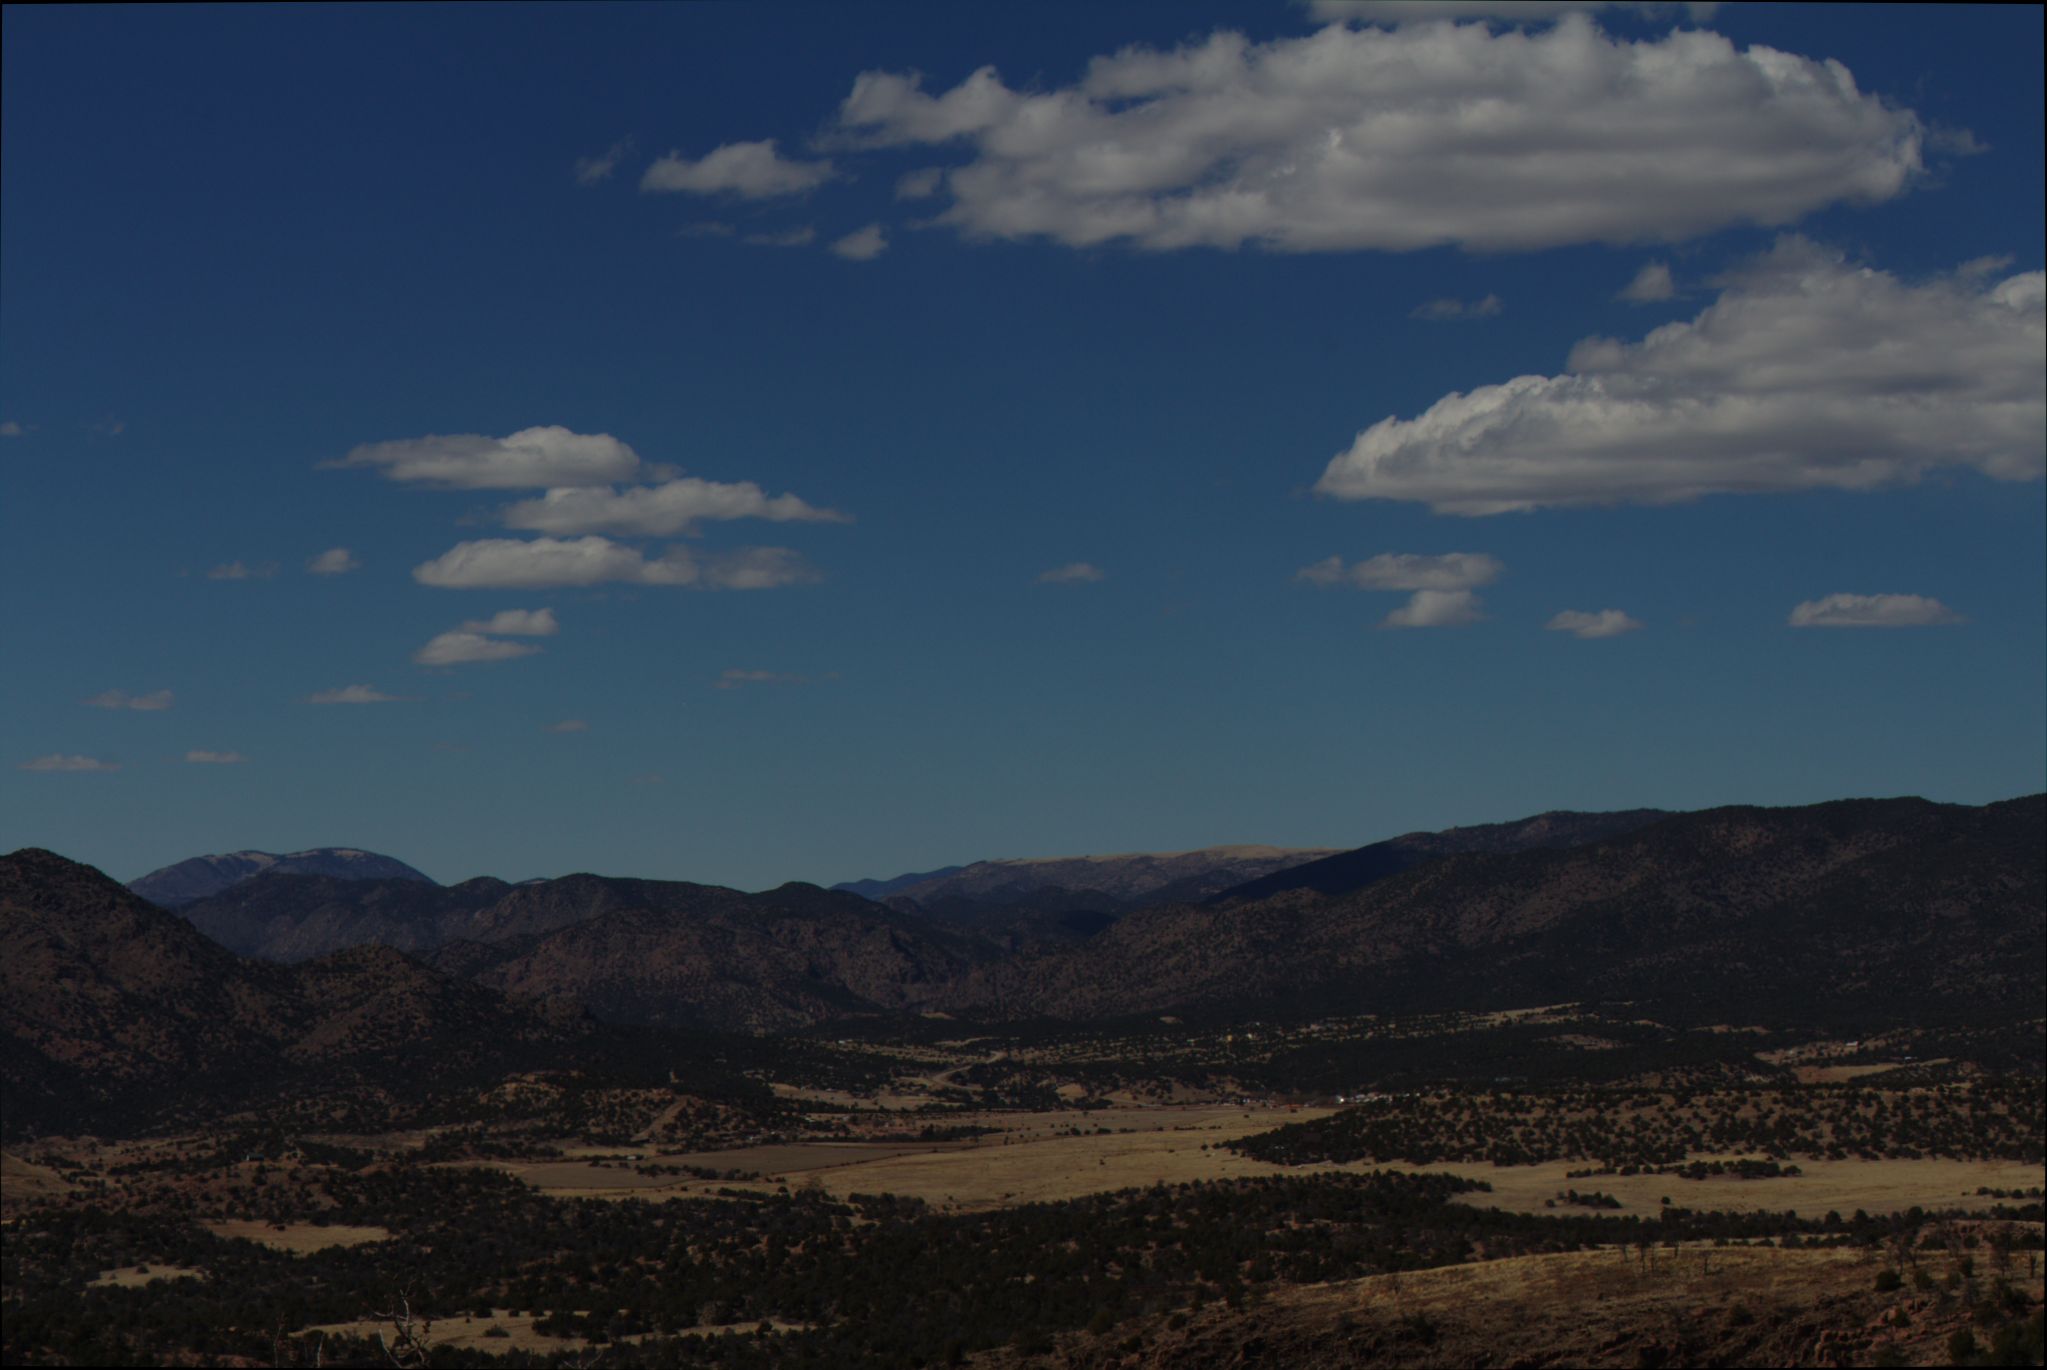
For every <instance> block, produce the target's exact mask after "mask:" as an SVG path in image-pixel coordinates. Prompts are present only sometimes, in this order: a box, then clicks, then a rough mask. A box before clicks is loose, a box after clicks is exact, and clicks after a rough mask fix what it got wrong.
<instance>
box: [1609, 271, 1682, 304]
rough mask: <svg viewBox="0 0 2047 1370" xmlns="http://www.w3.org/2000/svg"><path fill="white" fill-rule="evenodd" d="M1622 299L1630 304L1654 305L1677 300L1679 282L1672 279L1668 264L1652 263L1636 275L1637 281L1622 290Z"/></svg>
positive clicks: (1634, 280)
mask: <svg viewBox="0 0 2047 1370" xmlns="http://www.w3.org/2000/svg"><path fill="white" fill-rule="evenodd" d="M1619 298H1620V299H1623V300H1626V301H1627V302H1628V303H1629V304H1654V303H1656V302H1657V301H1659V300H1671V299H1676V298H1677V282H1676V281H1674V280H1672V279H1671V276H1670V264H1669V263H1668V262H1651V263H1649V264H1648V265H1647V266H1645V267H1643V268H1642V269H1641V270H1640V271H1637V272H1636V273H1635V279H1633V280H1632V281H1629V282H1628V283H1627V285H1625V286H1623V287H1622V288H1621V293H1620V296H1619Z"/></svg>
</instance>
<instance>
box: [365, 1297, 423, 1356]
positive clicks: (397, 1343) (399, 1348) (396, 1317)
mask: <svg viewBox="0 0 2047 1370" xmlns="http://www.w3.org/2000/svg"><path fill="white" fill-rule="evenodd" d="M376 1317H377V1319H378V1321H380V1322H388V1323H390V1324H391V1336H390V1338H388V1339H386V1337H385V1336H384V1332H383V1329H382V1328H379V1329H377V1349H378V1350H380V1351H382V1352H383V1353H384V1359H385V1360H388V1361H390V1362H391V1364H393V1365H395V1366H397V1367H398V1368H399V1370H414V1368H415V1367H418V1366H423V1365H425V1364H426V1363H427V1359H428V1357H429V1356H430V1355H431V1354H432V1343H431V1342H430V1341H429V1340H428V1338H429V1337H431V1336H432V1335H433V1330H434V1320H433V1319H432V1318H425V1319H420V1318H415V1317H414V1316H413V1313H412V1300H411V1298H410V1297H408V1296H407V1295H405V1294H400V1295H398V1296H397V1297H396V1299H395V1300H394V1302H393V1304H392V1306H391V1308H390V1309H389V1310H388V1311H386V1312H382V1313H378V1314H377V1315H376Z"/></svg>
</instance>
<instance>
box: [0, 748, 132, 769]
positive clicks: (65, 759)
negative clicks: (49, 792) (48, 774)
mask: <svg viewBox="0 0 2047 1370" xmlns="http://www.w3.org/2000/svg"><path fill="white" fill-rule="evenodd" d="M15 769H16V770H21V771H80V772H104V771H118V770H120V769H121V763H120V762H118V761H101V760H100V759H99V758H97V757H91V756H65V755H63V754H62V753H59V752H52V753H51V754H50V755H48V756H39V757H37V758H35V760H33V761H24V762H22V763H21V764H20V765H19V766H17V767H15Z"/></svg>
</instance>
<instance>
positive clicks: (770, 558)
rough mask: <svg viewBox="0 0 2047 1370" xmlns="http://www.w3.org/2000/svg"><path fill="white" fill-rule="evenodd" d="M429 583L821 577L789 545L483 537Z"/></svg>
mask: <svg viewBox="0 0 2047 1370" xmlns="http://www.w3.org/2000/svg"><path fill="white" fill-rule="evenodd" d="M412 578H413V579H414V580H416V581H418V582H419V583H420V584H422V585H432V586H436V587H438V588H441V589H448V590H507V589H541V588H545V587H549V586H576V585H603V584H607V583H611V582H621V583H625V584H631V585H678V586H692V587H695V588H698V589H724V590H759V589H767V588H771V587H773V586H778V585H794V584H800V583H802V582H805V581H811V580H816V579H817V578H818V576H817V572H816V570H815V569H814V568H812V567H811V566H810V564H809V563H808V562H806V561H805V560H804V559H803V558H802V557H801V556H800V555H799V554H797V553H796V552H794V551H792V550H791V549H789V548H787V547H743V548H739V549H737V550H735V551H732V552H725V553H718V554H714V555H704V556H697V555H695V554H693V553H691V552H690V550H689V549H688V548H686V547H669V548H667V549H665V550H664V551H663V552H662V553H661V554H660V555H659V556H655V557H649V556H647V555H645V554H644V553H642V552H641V551H639V550H638V549H637V548H634V547H628V546H626V545H625V544H623V543H617V542H613V541H612V540H611V539H609V538H604V537H596V536H591V537H581V538H551V537H541V538H533V539H530V540H525V541H521V540H520V539H517V538H483V539H479V540H477V541H474V542H460V543H457V544H456V545H455V546H453V547H451V548H449V549H448V550H447V551H446V552H443V553H442V554H441V555H440V556H438V557H436V558H434V559H433V560H432V561H428V562H422V563H421V564H420V565H418V566H416V567H414V568H413V571H412Z"/></svg>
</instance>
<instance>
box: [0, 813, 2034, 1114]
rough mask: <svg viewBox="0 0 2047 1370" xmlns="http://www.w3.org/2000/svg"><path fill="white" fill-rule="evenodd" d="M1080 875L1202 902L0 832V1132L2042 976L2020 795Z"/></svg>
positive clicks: (1994, 1000) (1979, 989)
mask: <svg viewBox="0 0 2047 1370" xmlns="http://www.w3.org/2000/svg"><path fill="white" fill-rule="evenodd" d="M1245 859H1250V860H1256V861H1262V860H1267V859H1272V858H1270V857H1267V856H1257V857H1253V858H1245ZM1104 860H1107V861H1110V862H1116V861H1122V862H1131V863H1132V864H1131V865H1129V866H1127V867H1125V868H1123V869H1124V874H1127V875H1128V882H1127V883H1124V884H1117V883H1114V882H1113V881H1108V880H1105V879H1104V878H1103V877H1104V875H1105V873H1106V874H1116V873H1117V868H1116V867H1115V866H1113V865H1110V866H1109V867H1108V870H1107V872H1105V871H1104V869H1103V867H1102V865H1101V864H1100V863H1101V862H1103V861H1104ZM1229 860H1230V861H1234V860H1236V858H1230V859H1229ZM983 864H984V865H986V866H998V865H1004V866H1010V867H1028V866H1030V865H1032V864H1033V863H983ZM1035 864H1038V865H1040V866H1042V867H1044V868H1048V869H1049V870H1051V871H1054V872H1057V873H1058V877H1059V878H1062V879H1074V878H1076V877H1075V876H1072V875H1069V874H1067V873H1066V869H1065V868H1066V867H1067V866H1068V865H1069V864H1070V863H1035ZM1225 864H1226V865H1227V864H1229V862H1228V861H1226V863H1225ZM972 870H974V867H966V868H963V871H962V872H958V873H955V875H958V874H963V873H964V872H965V871H972ZM1080 871H1081V873H1080V876H1079V877H1078V878H1083V879H1086V880H1089V881H1091V882H1093V883H1092V886H1091V887H1092V888H1096V889H1097V890H1103V892H1106V893H1109V894H1117V893H1119V891H1123V892H1129V897H1131V898H1133V899H1136V900H1142V899H1143V898H1145V897H1146V893H1147V891H1146V890H1145V889H1143V888H1141V886H1143V884H1144V883H1145V882H1147V881H1149V882H1150V885H1149V889H1150V891H1153V892H1155V891H1157V890H1162V889H1168V888H1174V887H1178V888H1183V889H1189V890H1192V891H1195V892H1196V893H1197V894H1200V895H1203V896H1205V897H1201V898H1199V899H1194V898H1183V899H1181V900H1179V901H1177V902H1170V903H1141V902H1140V903H1136V904H1135V905H1134V906H1132V907H1128V908H1126V909H1124V910H1123V911H1121V912H1120V913H1118V914H1115V915H1113V916H1112V917H1109V918H1108V919H1107V920H1106V921H1105V923H1104V925H1103V926H1101V927H1100V928H1099V929H1098V930H1095V931H1092V932H1091V933H1087V934H1082V933H1077V932H1076V933H1073V934H1072V935H1071V936H1069V937H1067V938H1065V939H1064V940H1060V939H1037V940H1028V941H1023V942H1018V941H1017V940H1015V939H1014V938H1011V937H1009V936H1008V935H1007V934H1004V935H991V934H990V933H988V932H987V931H986V930H985V929H983V928H980V927H977V926H976V925H975V921H974V918H972V917H968V918H965V919H962V920H959V921H948V920H946V919H943V918H941V917H934V916H927V915H926V914H924V913H923V912H920V911H918V909H919V908H920V907H921V906H919V905H917V904H915V903H914V902H913V900H912V899H910V898H907V897H905V898H903V899H901V900H900V901H899V900H898V898H897V896H896V895H891V896H889V899H890V902H887V903H877V902H875V901H873V900H869V899H865V898H862V897H861V896H859V895H858V894H855V893H852V892H849V891H845V890H825V889H820V888H818V887H817V886H814V885H804V884H789V885H784V886H781V887H779V888H777V889H774V890H768V891H763V892H759V893H752V894H749V893H745V892H742V891H738V890H731V889H725V888H721V887H718V886H711V885H696V884H689V883H685V882H677V881H654V880H632V879H617V878H608V877H602V876H596V875H573V876H566V877H563V878H561V879H558V880H543V881H531V882H527V883H525V884H520V885H509V884H506V883H505V882H503V881H497V880H489V879H481V880H472V881H466V882H464V883H462V884H460V885H454V886H448V887H441V886H436V885H433V884H431V883H430V882H424V881H417V880H408V879H402V878H401V879H370V880H344V879H337V878H335V877H332V876H329V875H306V874H289V873H280V872H277V871H275V870H266V871H264V872H262V873H260V874H258V875H256V876H255V877H254V878H250V879H246V880H244V881H242V882H240V883H238V884H236V885H233V886H231V887H229V888H228V889H225V890H223V891H221V892H218V893H216V894H215V895H213V896H212V897H211V898H208V899H201V900H197V901H194V902H193V903H190V904H188V905H186V906H185V907H184V908H183V909H182V910H181V911H180V912H179V913H172V912H167V911H165V910H163V909H161V908H158V907H156V906H155V905H153V904H152V903H150V902H147V901H145V900H143V899H142V898H140V897H138V896H137V895H136V894H135V893H133V892H132V891H130V890H127V889H123V888H122V887H121V886H120V885H118V884H116V883H115V882H113V881H111V880H109V879H107V878H106V877H105V876H103V875H101V874H100V873H99V872H97V871H95V870H93V869H91V868H90V867H87V866H82V865H78V864H76V863H73V862H70V861H66V860H65V859H64V858H62V857H60V856H56V855H54V854H52V853H49V852H42V851H35V850H26V851H21V852H16V853H14V854H13V855H11V856H8V857H5V858H0V990H4V996H5V999H4V1013H0V1039H4V1040H0V1064H4V1079H5V1083H6V1087H7V1095H8V1114H9V1127H10V1128H13V1127H15V1126H16V1121H15V1120H16V1119H17V1118H21V1119H27V1120H29V1122H28V1124H27V1125H34V1121H35V1120H36V1119H39V1118H42V1119H47V1118H51V1117H56V1116H60V1115H61V1116H63V1117H65V1118H69V1119H73V1120H75V1119H76V1118H77V1117H79V1116H81V1115H83V1116H93V1115H94V1113H95V1110H97V1111H99V1112H108V1111H119V1110H120V1109H123V1108H128V1109H132V1108H134V1107H139V1106H142V1105H143V1104H145V1103H147V1104H150V1105H151V1106H152V1107H154V1108H156V1110H157V1112H158V1113H159V1114H162V1113H163V1112H164V1111H165V1110H169V1111H170V1112H172V1113H175V1110H176V1108H177V1106H178V1105H177V1100H178V1099H179V1098H180V1097H183V1096H185V1095H192V1096H194V1097H198V1096H199V1095H205V1094H207V1093H208V1091H212V1093H214V1094H221V1093H223V1092H224V1093H225V1094H229V1095H236V1096H237V1097H246V1096H248V1095H249V1093H250V1091H258V1092H260V1091H265V1090H268V1091H272V1092H277V1091H282V1092H284V1093H287V1094H288V1093H290V1092H291V1091H292V1090H294V1089H302V1088H312V1087H313V1086H314V1084H315V1083H316V1082H317V1083H318V1084H320V1085H321V1086H322V1087H328V1088H332V1087H336V1086H337V1082H339V1083H340V1084H343V1085H345V1084H347V1083H348V1082H351V1081H353V1082H356V1083H357V1084H359V1085H361V1086H362V1087H365V1088H385V1087H389V1084H390V1082H391V1081H392V1080H393V1078H394V1076H399V1077H405V1078H407V1079H412V1080H413V1081H414V1082H417V1079H419V1078H424V1077H433V1078H445V1079H452V1078H457V1077H461V1078H471V1077H478V1076H479V1074H480V1073H487V1071H488V1070H489V1069H494V1068H498V1067H503V1066H505V1065H506V1064H507V1063H509V1062H518V1061H524V1062H528V1063H529V1064H530V1062H531V1061H533V1060H536V1059H542V1058H545V1057H547V1056H548V1053H550V1052H554V1053H557V1055H558V1053H559V1051H560V1050H561V1049H562V1048H563V1047H564V1046H567V1045H573V1044H574V1043H576V1042H577V1041H580V1040H584V1039H587V1038H588V1037H589V1035H590V1034H592V1033H595V1032H601V1031H611V1030H613V1029H612V1028H611V1027H606V1026H604V1025H606V1024H610V1025H617V1030H628V1029H631V1030H639V1028H652V1029H661V1030H674V1029H699V1028H707V1029H722V1030H737V1031H747V1032H761V1031H787V1030H792V1029H802V1028H806V1027H810V1026H812V1025H818V1024H824V1023H828V1022H832V1021H834V1020H844V1019H848V1018H869V1019H873V1018H887V1017H891V1016H900V1015H906V1014H912V1013H919V1012H930V1011H937V1010H943V1011H946V1012H949V1013H951V1014H953V1015H955V1016H956V1017H960V1018H964V1019H969V1020H980V1021H984V1022H1001V1021H1007V1022H1016V1021H1021V1020H1028V1019H1058V1020H1066V1021H1086V1020H1098V1019H1114V1018H1121V1017H1128V1016H1133V1015H1155V1014H1160V1013H1167V1012H1172V1013H1181V1014H1204V1015H1209V1016H1223V1017H1230V1018H1242V1017H1258V1016H1280V1017H1298V1016H1300V1015H1303V1014H1318V1013H1328V1012H1341V1013H1372V1012H1413V1011H1428V1010H1437V1009H1474V1008H1507V1007H1515V1006H1526V1005H1533V1004H1542V1003H1555V1002H1563V1001H1580V1002H1609V1003H1611V1002H1615V1001H1625V1002H1628V1003H1631V1004H1634V1005H1636V1006H1638V1008H1639V1011H1642V1012H1654V1013H1657V1014H1660V1015H1663V1016H1664V1017H1666V1018H1676V1019H1683V1020H1689V1021H1696V1022H1703V1023H1742V1022H1748V1023H1763V1024H1777V1025H1804V1026H1814V1025H1821V1024H1833V1025H1840V1024H1843V1023H1850V1022H1853V1023H1864V1024H1874V1023H1879V1022H1893V1023H1899V1024H1905V1023H1912V1024H1918V1025H1925V1024H1927V1023H1931V1022H1937V1021H1944V1020H1945V1021H1963V1020H1967V1021H1981V1022H1990V1021H2001V1022H2010V1021H2016V1020H2032V1019H2037V1018H2038V1016H2039V1013H2040V1004H2041V1000H2042V994H2043V988H2047V973H2043V967H2047V796H2042V795H2034V796H2030V797H2027V798H2023V799H2015V800H2009V801H2006V802H2003V803H1998V804H1989V805H1984V806H1981V807H1971V806H1964V805H1950V804H1935V803H1929V802H1927V801H1925V800H1919V799H1890V800H1845V801H1838V802H1834V803H1828V804H1818V805H1812V806H1808V807H1803V808H1780V809H1766V808H1754V807H1745V806H1743V807H1730V808H1720V809H1711V810H1705V811H1702V812H1698V813H1684V814H1668V815H1659V814H1654V813H1643V812H1636V813H1629V814H1607V815H1596V814H1547V815H1539V816H1537V817H1536V818H1533V819H1528V820H1523V821H1522V822H1520V823H1516V824H1500V825H1488V826H1487V827H1483V828H1466V829H1455V830H1451V831H1450V832H1447V833H1440V834H1410V835H1408V836H1407V837H1404V838H1399V839H1393V840H1392V841H1391V842H1388V843H1378V844H1373V845H1372V846H1369V847H1365V848H1361V849H1359V850H1357V851H1354V852H1351V853H1345V854H1343V855H1342V856H1339V857H1337V858H1334V859H1333V860H1332V859H1331V858H1328V857H1318V858H1316V859H1315V860H1314V861H1312V862H1309V863H1303V865H1301V866H1300V867H1297V868H1294V869H1293V871H1292V872H1291V873H1290V874H1289V873H1285V872H1282V873H1280V876H1281V878H1280V879H1279V880H1278V881H1276V882H1274V883H1276V884H1277V888H1276V889H1273V888H1272V886H1271V885H1269V884H1261V883H1252V882H1241V881H1240V882H1237V883H1235V884H1227V885H1222V886H1221V887H1220V888H1216V887H1215V886H1216V885H1217V883H1218V881H1219V880H1220V879H1221V877H1220V876H1217V875H1214V874H1212V873H1211V874H1210V875H1206V876H1205V875H1203V874H1202V873H1201V872H1200V871H1199V870H1191V871H1190V870H1184V869H1180V870H1176V869H1174V868H1173V867H1172V864H1171V861H1170V860H1168V859H1167V858H1150V860H1149V864H1148V865H1147V864H1146V863H1144V862H1138V861H1136V860H1135V859H1134V858H1109V859H1102V858H1095V859H1092V860H1091V861H1090V863H1088V864H1086V865H1084V866H1082V867H1081V868H1080ZM1038 873H1039V874H1043V873H1044V871H1043V870H1040V871H1039V872H1038ZM1273 874H1274V873H1272V872H1267V873H1266V874H1265V875H1261V876H1256V877H1253V881H1254V882H1264V881H1269V880H1270V879H1271V877H1272V875H1273ZM953 878H955V877H954V876H945V877H937V880H938V882H939V883H940V884H942V883H943V882H944V881H946V880H950V879H953ZM1027 878H1036V876H1030V877H1027ZM988 879H989V880H990V881H991V882H999V879H1000V877H999V875H990V876H989V877H988ZM1105 885H1106V889H1105V890H1104V889H1103V887H1104V886H1105ZM914 888H916V886H915V885H912V886H906V887H904V889H914ZM965 888H966V890H967V892H965V893H962V894H960V895H958V896H957V897H959V898H963V899H971V898H972V897H973V894H972V891H973V890H974V889H976V888H978V889H979V890H981V891H982V892H984V893H985V892H990V891H993V892H997V893H1000V892H1001V891H1004V890H1007V889H1012V888H1014V886H1013V885H1007V886H1006V885H1003V884H1001V883H987V884H982V885H980V886H971V885H969V886H967V887H965ZM1029 888H1032V889H1038V890H1042V889H1046V888H1072V887H1070V886H1068V887H1054V886H1050V885H1045V884H1040V885H1033V886H1030V887H1029ZM1268 889H1271V890H1272V892H1269V893H1268V892H1265V891H1266V890H1268ZM933 902H934V904H936V905H937V906H938V908H940V909H941V910H943V909H945V908H947V907H950V906H948V905H946V904H945V903H944V902H943V901H942V899H935V900H934V901H933ZM243 953H248V954H246V955H245V954H243ZM586 1013H587V1014H588V1015H589V1016H588V1017H586V1016H585V1014H586ZM635 1025H637V1026H635Z"/></svg>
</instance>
